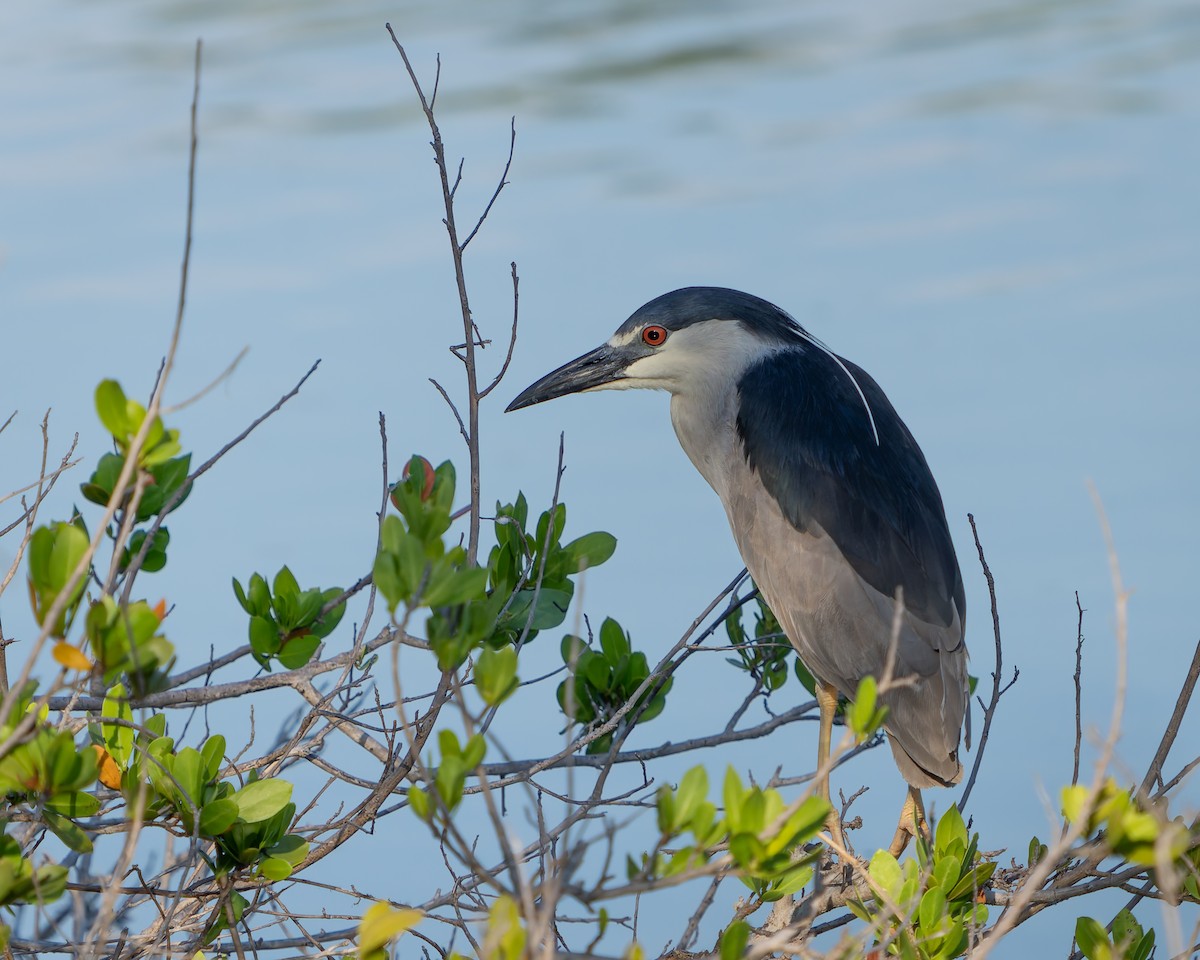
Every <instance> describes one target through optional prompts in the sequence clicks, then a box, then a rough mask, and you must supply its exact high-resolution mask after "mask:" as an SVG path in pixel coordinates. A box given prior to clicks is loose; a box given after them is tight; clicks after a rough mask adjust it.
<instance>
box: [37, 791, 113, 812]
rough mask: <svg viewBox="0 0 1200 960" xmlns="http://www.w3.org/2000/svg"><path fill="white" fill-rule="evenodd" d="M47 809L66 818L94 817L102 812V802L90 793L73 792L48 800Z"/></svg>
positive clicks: (60, 794) (55, 795) (58, 794)
mask: <svg viewBox="0 0 1200 960" xmlns="http://www.w3.org/2000/svg"><path fill="white" fill-rule="evenodd" d="M46 807H47V808H49V809H50V810H53V811H54V812H55V813H61V814H62V815H63V816H66V817H94V816H95V815H96V814H97V813H99V812H100V801H99V800H98V799H96V797H94V796H92V794H90V793H83V792H82V791H79V790H72V791H71V792H70V793H56V794H54V796H52V797H49V798H47V800H46Z"/></svg>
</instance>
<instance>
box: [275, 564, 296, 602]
mask: <svg viewBox="0 0 1200 960" xmlns="http://www.w3.org/2000/svg"><path fill="white" fill-rule="evenodd" d="M271 593H273V594H274V595H275V597H276V598H279V597H288V598H292V597H298V596H299V595H300V584H299V583H297V582H296V578H295V577H294V576H293V575H292V571H291V570H289V569H288V568H287V567H286V566H283V567H281V568H280V570H279V572H278V573H277V574H275V582H274V583H273V584H272V585H271Z"/></svg>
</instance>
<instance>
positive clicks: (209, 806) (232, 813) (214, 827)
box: [200, 797, 238, 837]
mask: <svg viewBox="0 0 1200 960" xmlns="http://www.w3.org/2000/svg"><path fill="white" fill-rule="evenodd" d="M237 819H238V805H237V804H236V803H235V802H234V801H233V800H232V799H230V798H228V797H226V798H225V799H223V800H210V801H209V802H208V803H206V804H205V805H204V806H203V807H201V808H200V832H201V833H202V834H204V835H205V836H208V837H216V836H220V835H221V834H222V833H224V832H225V831H226V830H228V829H229V828H230V827H232V826H233V825H234V823H235V822H236V821H237Z"/></svg>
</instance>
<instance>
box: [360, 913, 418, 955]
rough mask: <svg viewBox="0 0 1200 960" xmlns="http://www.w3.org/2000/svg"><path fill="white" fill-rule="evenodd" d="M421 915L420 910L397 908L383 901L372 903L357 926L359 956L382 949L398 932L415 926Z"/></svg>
mask: <svg viewBox="0 0 1200 960" xmlns="http://www.w3.org/2000/svg"><path fill="white" fill-rule="evenodd" d="M421 917H422V914H421V911H420V910H397V909H396V908H395V907H393V906H391V905H390V904H387V903H383V902H380V903H376V904H372V906H371V907H370V909H368V910H367V912H366V913H364V914H363V918H362V923H361V924H359V927H358V952H359V956H362V957H365V956H366V955H367V954H369V953H372V952H373V951H377V950H382V949H383V948H384V947H386V946H387V945H388V944H389V943H390V942H391V941H392V940H394V939H396V937H398V936H400V934H402V933H404V932H405V931H406V930H409V929H411V928H412V927H415V926H416V925H417V923H418V922H419V921H420V920H421Z"/></svg>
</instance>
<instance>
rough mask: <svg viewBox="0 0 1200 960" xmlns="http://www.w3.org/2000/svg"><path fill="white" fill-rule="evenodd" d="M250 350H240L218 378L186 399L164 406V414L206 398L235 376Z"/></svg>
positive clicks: (243, 348)
mask: <svg viewBox="0 0 1200 960" xmlns="http://www.w3.org/2000/svg"><path fill="white" fill-rule="evenodd" d="M249 352H250V348H249V347H242V349H241V350H239V351H238V355H237V356H236V357H234V358H233V360H232V361H231V362H230V364H229V366H227V367H226V368H225V369H224V370H222V371H221V372H220V373H219V374H217V376H216V378H215V379H214V380H213V381H212V382H211V383H209V385H208V386H206V387H204V388H203V389H201V390H199V391H198V392H196V393H193V394H192V395H191V396H190V397H188V398H187V399H186V400H181V401H180V402H179V403H174V404H172V405H171V406H169V407H163V416H170V415H171V414H173V413H178V412H179V411H180V410H184V409H186V408H187V407H190V406H191V405H192V404H193V403H196V402H197V401H199V400H202V399H204V397H206V396H208V395H209V394H210V393H212V391H213V390H215V389H216V388H217V387H218V386H220V385H221V384H222V383H224V382H225V381H226V380H228V379H229V378H230V377H232V376H233V372H234V371H235V370H236V369H237V368H238V364H240V363H241V362H242V361H243V360H244V359H245V358H246V354H248V353H249Z"/></svg>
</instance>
